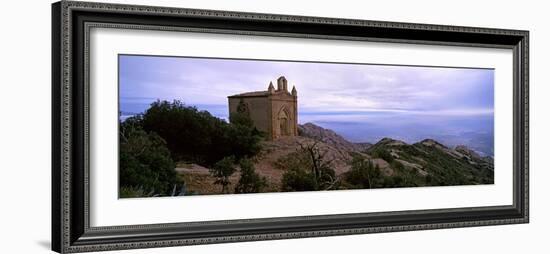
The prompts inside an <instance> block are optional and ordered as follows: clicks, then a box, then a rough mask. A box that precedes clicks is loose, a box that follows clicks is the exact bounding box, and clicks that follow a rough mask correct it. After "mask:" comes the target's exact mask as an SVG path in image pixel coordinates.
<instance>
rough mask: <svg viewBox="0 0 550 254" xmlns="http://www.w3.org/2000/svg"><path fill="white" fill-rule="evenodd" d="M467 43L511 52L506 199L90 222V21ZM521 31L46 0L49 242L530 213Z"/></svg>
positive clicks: (195, 238)
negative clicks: (302, 212)
mask: <svg viewBox="0 0 550 254" xmlns="http://www.w3.org/2000/svg"><path fill="white" fill-rule="evenodd" d="M98 27H99V28H117V29H131V30H152V31H172V32H199V33H219V34H239V35H255V36H272V37H282V38H283V37H284V38H311V39H331V40H344V41H366V42H384V43H402V44H418V45H429V46H430V45H434V46H435V45H437V46H461V47H473V48H499V49H509V50H512V52H513V53H512V54H513V81H512V83H513V109H512V108H510V112H509V113H510V114H513V136H510V137H509V138H510V139H513V197H511V198H512V201H513V204H512V205H498V206H483V207H460V208H442V209H426V210H407V211H383V212H368V213H348V214H326V215H313V216H285V217H277V218H254V219H252V218H244V219H236V220H213V221H212V220H209V221H199V222H197V221H195V222H178V223H160V224H159V223H153V224H139V225H114V226H100V227H95V226H92V225H90V206H91V204H90V200H91V195H93V194H91V193H90V189H89V188H90V167H89V164H90V155H89V154H90V144H89V131H90V129H89V128H90V122H89V121H90V118H89V115H90V99H89V96H90V94H89V85H90V83H89V79H90V66H89V54H90V41H89V32H90V29H92V28H98ZM528 89H529V32H528V31H518V30H505V29H492V28H477V27H458V26H443V25H428V24H412V23H397V22H383V21H367V20H351V19H335V18H320V17H303V16H287V15H275V14H258V13H240V12H226V11H212V10H197V9H180V8H169V7H153V6H137V5H122V4H106V3H89V2H73V1H61V2H57V3H54V4H53V5H52V151H53V152H52V250H54V251H56V252H60V253H72V252H88V251H104V250H120V249H133V248H152V247H166V246H181V245H194V244H211V243H224V242H238V241H259V240H274V239H288V238H303V237H323V236H334V235H348V234H366V233H379V232H395V231H407V230H424V229H440V228H455V227H473V226H488V225H500V224H516V223H528V222H529V118H528V115H529V91H528Z"/></svg>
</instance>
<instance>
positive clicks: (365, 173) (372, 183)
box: [345, 155, 387, 189]
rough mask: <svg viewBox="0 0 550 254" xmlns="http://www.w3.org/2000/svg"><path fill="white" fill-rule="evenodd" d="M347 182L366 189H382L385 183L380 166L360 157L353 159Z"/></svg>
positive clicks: (346, 177)
mask: <svg viewBox="0 0 550 254" xmlns="http://www.w3.org/2000/svg"><path fill="white" fill-rule="evenodd" d="M345 180H346V181H347V182H348V183H350V184H352V185H354V186H355V187H358V188H364V189H370V188H377V187H382V186H383V183H384V178H383V177H382V174H381V171H380V168H379V167H378V165H374V164H373V163H372V161H371V160H369V159H366V158H364V157H363V156H360V155H359V156H354V157H353V159H352V162H351V170H350V171H349V172H348V173H347V174H346V176H345ZM386 181H387V180H386Z"/></svg>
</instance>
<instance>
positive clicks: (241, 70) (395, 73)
mask: <svg viewBox="0 0 550 254" xmlns="http://www.w3.org/2000/svg"><path fill="white" fill-rule="evenodd" d="M119 61H120V62H119V68H120V69H119V74H120V75H119V79H120V80H119V81H120V82H119V86H120V88H119V89H120V110H121V111H122V113H123V114H135V113H140V112H143V111H144V110H145V109H146V108H147V107H148V105H149V104H150V103H151V102H153V101H155V100H157V99H161V100H162V99H164V100H174V99H177V100H182V101H183V102H184V103H186V104H188V105H194V106H197V107H198V108H199V109H203V110H208V111H210V112H211V113H212V114H213V115H215V116H218V117H221V118H227V114H228V112H227V111H228V109H227V96H229V95H233V94H237V93H243V92H248V91H259V90H266V89H267V86H268V84H269V82H270V81H273V82H274V83H275V81H276V79H277V78H278V77H279V76H281V75H284V76H285V77H286V78H287V79H288V82H289V89H291V87H292V86H293V85H294V86H296V89H297V90H298V112H299V122H300V123H305V122H314V123H316V124H319V125H321V126H324V127H327V128H332V129H334V130H335V131H337V132H339V133H340V134H341V135H343V136H345V137H346V138H348V139H351V140H353V141H357V142H360V141H361V142H363V141H365V142H376V141H377V139H379V138H381V137H383V136H393V137H394V138H400V139H403V140H405V141H408V142H416V141H418V140H419V139H422V138H427V137H428V136H430V138H434V137H435V138H437V137H439V138H440V139H446V140H443V141H444V142H447V143H453V144H452V145H454V143H456V142H458V143H467V142H466V140H465V139H466V138H462V140H461V139H460V138H459V140H458V141H456V142H450V141H448V140H449V139H453V138H449V137H451V136H452V137H454V138H456V137H457V136H458V137H459V136H461V135H462V136H465V135H466V134H464V133H469V134H468V135H470V134H472V133H473V134H472V135H474V134H475V135H480V134H483V133H486V134H487V135H488V137H486V139H488V140H492V132H493V110H494V99H493V94H494V85H493V83H494V80H493V78H494V76H493V72H494V70H492V69H468V68H441V67H439V68H437V67H418V66H416V67H415V66H395V65H366V64H331V63H308V62H282V61H255V60H231V59H205V58H184V57H151V56H128V55H121V56H120V57H119ZM426 128H427V129H426ZM470 136H471V135H470ZM445 137H447V138H445ZM468 139H472V137H468ZM468 142H471V141H468ZM490 143H491V146H490V149H489V148H484V149H483V150H487V151H489V150H492V141H491V142H490Z"/></svg>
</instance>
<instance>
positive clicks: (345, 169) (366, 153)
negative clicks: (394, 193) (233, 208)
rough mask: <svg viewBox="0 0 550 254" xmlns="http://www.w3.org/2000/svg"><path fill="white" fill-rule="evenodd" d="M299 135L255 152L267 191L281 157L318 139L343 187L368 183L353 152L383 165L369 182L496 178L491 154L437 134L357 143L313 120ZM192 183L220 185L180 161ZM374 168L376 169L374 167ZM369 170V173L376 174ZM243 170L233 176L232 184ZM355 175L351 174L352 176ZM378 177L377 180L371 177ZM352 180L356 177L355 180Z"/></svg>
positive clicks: (207, 190) (277, 187) (208, 188)
mask: <svg viewBox="0 0 550 254" xmlns="http://www.w3.org/2000/svg"><path fill="white" fill-rule="evenodd" d="M299 134H300V135H299V136H297V137H282V138H279V139H277V140H271V141H262V144H261V145H262V151H261V152H260V153H259V154H258V155H256V156H255V157H254V158H252V160H253V162H254V167H255V169H256V172H257V173H258V174H260V175H261V176H263V177H265V178H266V180H267V182H268V188H267V189H266V190H265V192H277V191H281V180H282V179H283V175H284V174H285V170H284V169H282V168H281V167H280V164H279V163H280V161H281V160H284V159H285V158H290V157H293V156H295V154H296V152H297V151H299V150H300V149H302V148H303V147H305V146H308V145H312V144H315V146H316V147H317V148H318V149H319V151H320V153H321V154H322V155H323V160H326V161H328V162H330V165H331V168H332V169H333V170H334V172H335V174H336V177H337V178H338V179H340V180H339V181H341V183H340V184H339V185H338V186H339V187H338V189H352V188H367V187H365V185H361V184H359V185H358V184H357V182H361V179H360V176H361V173H358V174H359V180H358V179H357V174H355V175H354V177H356V178H355V180H354V179H352V177H350V175H353V174H352V171H353V170H352V169H353V163H352V161H354V158H357V157H360V158H362V159H363V160H366V161H368V162H369V163H371V164H372V167H376V168H377V169H379V172H380V173H379V176H377V177H378V179H370V180H369V186H371V187H370V188H389V187H412V186H448V185H466V184H491V183H493V175H494V166H493V159H492V158H491V157H483V156H481V155H479V154H478V153H476V152H475V151H473V150H471V149H469V148H468V147H466V146H457V147H456V148H449V147H447V146H445V145H443V144H441V143H439V142H437V141H436V140H433V139H426V140H423V141H421V142H418V143H414V144H408V143H405V142H403V141H400V140H395V139H391V138H384V139H382V140H380V141H379V142H377V143H376V144H369V143H352V142H350V141H348V140H346V139H345V138H343V137H342V136H340V135H338V134H337V133H335V132H334V131H332V130H329V129H325V128H322V127H320V126H317V125H315V124H312V123H306V124H304V125H300V126H299ZM176 170H177V171H178V173H180V175H181V176H182V177H184V178H185V182H186V183H187V184H188V185H189V188H190V189H193V190H196V191H197V192H198V193H203V194H215V193H217V192H219V186H215V185H213V184H212V183H213V182H214V180H215V179H214V178H213V177H212V176H210V173H209V169H208V168H204V167H201V166H198V165H195V164H192V165H179V166H178V168H177V169H176ZM371 173H372V172H371ZM371 173H369V174H371ZM238 177H239V175H238V174H235V175H234V176H232V177H231V179H230V181H231V183H232V185H234V184H236V182H237V181H238ZM349 179H351V180H349ZM371 180H372V181H373V182H376V184H374V183H372V184H373V185H370V184H371V182H370V181H371ZM349 181H355V184H354V183H351V182H349Z"/></svg>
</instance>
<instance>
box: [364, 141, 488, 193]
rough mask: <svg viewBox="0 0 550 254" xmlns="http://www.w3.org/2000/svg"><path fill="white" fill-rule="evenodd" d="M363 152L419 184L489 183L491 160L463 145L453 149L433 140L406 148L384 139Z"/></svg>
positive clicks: (406, 146) (406, 145)
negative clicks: (381, 160) (414, 179)
mask: <svg viewBox="0 0 550 254" xmlns="http://www.w3.org/2000/svg"><path fill="white" fill-rule="evenodd" d="M367 153H368V154H369V155H371V156H373V157H376V158H381V159H383V160H384V161H386V162H388V164H389V166H390V167H391V169H392V170H393V171H394V172H393V173H392V174H394V175H396V174H407V173H413V176H416V177H417V178H418V179H416V180H418V182H419V184H420V185H463V184H488V183H493V176H494V165H493V160H492V158H491V157H482V156H480V155H479V154H477V153H476V152H475V151H472V150H470V149H468V148H467V147H465V146H457V147H456V148H454V149H453V148H449V147H446V146H445V145H443V144H441V143H439V142H437V141H435V140H433V139H425V140H422V141H421V142H418V143H415V144H412V145H410V144H407V143H405V142H403V141H399V140H394V139H390V138H384V139H382V140H380V141H379V142H378V143H376V144H374V145H373V146H372V147H370V148H369V149H368V150H367Z"/></svg>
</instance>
